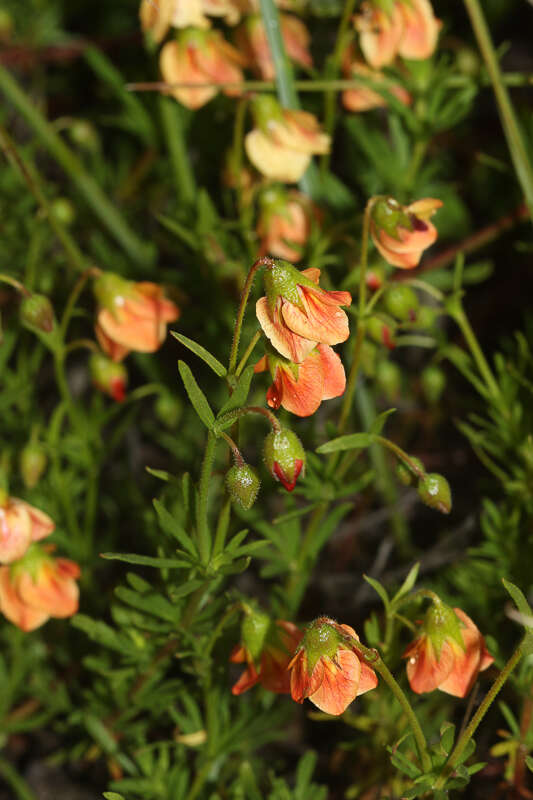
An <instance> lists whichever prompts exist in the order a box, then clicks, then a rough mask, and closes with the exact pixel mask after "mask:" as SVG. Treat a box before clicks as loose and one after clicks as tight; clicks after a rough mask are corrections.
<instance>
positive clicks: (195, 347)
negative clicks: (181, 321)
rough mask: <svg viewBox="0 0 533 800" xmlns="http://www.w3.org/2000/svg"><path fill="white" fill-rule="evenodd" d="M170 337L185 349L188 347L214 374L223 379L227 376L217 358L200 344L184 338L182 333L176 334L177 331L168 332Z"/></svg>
mask: <svg viewBox="0 0 533 800" xmlns="http://www.w3.org/2000/svg"><path fill="white" fill-rule="evenodd" d="M170 335H171V336H173V337H174V339H177V340H178V342H181V344H183V345H184V346H185V347H188V348H189V350H191V351H192V352H193V353H194V354H195V355H197V356H198V358H201V359H202V361H205V363H206V364H207V366H208V367H211V369H212V370H213V372H215V373H216V374H217V375H218V376H219V377H220V378H224V376H225V375H227V372H228V371H227V369H226V367H225V366H224V365H223V364H221V363H220V361H219V360H218V358H215V356H213V355H211V353H210V352H209V350H206V349H205V347H202V345H201V344H197V343H196V342H194V341H193V340H192V339H189V338H188V337H187V336H184V335H183V334H182V333H178V332H177V331H170Z"/></svg>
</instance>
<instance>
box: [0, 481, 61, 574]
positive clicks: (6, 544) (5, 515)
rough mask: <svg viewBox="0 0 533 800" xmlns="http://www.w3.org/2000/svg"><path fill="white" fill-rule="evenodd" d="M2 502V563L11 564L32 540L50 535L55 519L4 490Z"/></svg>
mask: <svg viewBox="0 0 533 800" xmlns="http://www.w3.org/2000/svg"><path fill="white" fill-rule="evenodd" d="M2 494H3V497H2V499H1V502H0V563H3V564H11V563H12V562H13V561H17V560H18V559H19V558H22V556H23V555H24V554H25V553H26V551H27V549H28V547H29V546H30V544H31V543H32V542H37V541H39V539H44V538H45V536H49V535H50V534H51V533H52V531H53V530H54V528H55V524H54V521H53V520H52V519H51V518H50V517H49V516H48V514H45V513H44V511H40V510H39V509H38V508H34V506H31V505H30V504H29V503H26V502H25V501H24V500H19V498H18V497H8V496H7V495H6V494H5V493H4V492H2Z"/></svg>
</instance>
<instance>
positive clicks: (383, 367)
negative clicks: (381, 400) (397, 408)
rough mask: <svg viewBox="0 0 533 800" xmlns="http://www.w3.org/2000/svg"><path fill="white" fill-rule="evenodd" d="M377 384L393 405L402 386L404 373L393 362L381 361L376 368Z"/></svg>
mask: <svg viewBox="0 0 533 800" xmlns="http://www.w3.org/2000/svg"><path fill="white" fill-rule="evenodd" d="M376 383H377V385H378V386H379V388H380V389H381V391H382V392H383V394H384V395H385V397H386V398H387V400H388V401H389V402H390V403H391V402H392V401H393V400H395V399H396V398H397V397H398V395H399V393H400V389H401V386H402V371H401V369H400V367H399V366H398V364H395V363H394V362H393V361H380V362H379V364H378V365H377V367H376Z"/></svg>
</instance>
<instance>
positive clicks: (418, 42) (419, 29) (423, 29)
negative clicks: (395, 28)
mask: <svg viewBox="0 0 533 800" xmlns="http://www.w3.org/2000/svg"><path fill="white" fill-rule="evenodd" d="M397 7H398V9H399V11H400V14H401V16H402V18H403V33H402V38H401V40H400V44H399V47H398V54H399V55H400V56H402V58H408V59H413V60H422V59H424V58H429V57H430V56H432V55H433V53H434V52H435V48H436V46H437V39H438V36H439V31H440V29H441V27H442V22H441V21H440V19H437V18H436V17H435V14H434V13H433V8H432V7H431V3H430V2H429V0H404V2H399V3H397Z"/></svg>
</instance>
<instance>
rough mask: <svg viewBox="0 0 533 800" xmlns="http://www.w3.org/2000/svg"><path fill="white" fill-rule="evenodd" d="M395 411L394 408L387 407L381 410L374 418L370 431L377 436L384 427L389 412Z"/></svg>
mask: <svg viewBox="0 0 533 800" xmlns="http://www.w3.org/2000/svg"><path fill="white" fill-rule="evenodd" d="M395 411H396V409H395V408H389V409H387V411H383V413H382V414H380V415H379V416H378V417H376V419H375V420H374V422H373V423H372V425H371V426H370V433H374V434H375V435H376V436H379V434H380V433H381V431H382V430H383V428H384V427H385V423H386V422H387V420H388V418H389V417H390V415H391V414H394V412H395Z"/></svg>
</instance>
